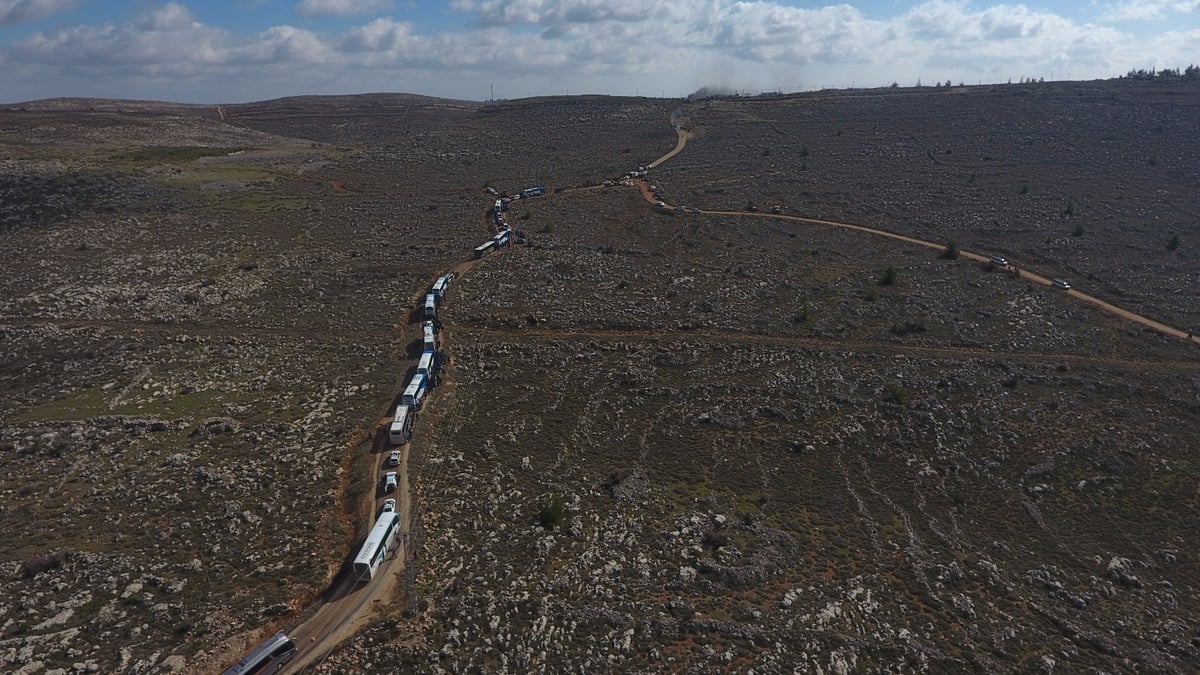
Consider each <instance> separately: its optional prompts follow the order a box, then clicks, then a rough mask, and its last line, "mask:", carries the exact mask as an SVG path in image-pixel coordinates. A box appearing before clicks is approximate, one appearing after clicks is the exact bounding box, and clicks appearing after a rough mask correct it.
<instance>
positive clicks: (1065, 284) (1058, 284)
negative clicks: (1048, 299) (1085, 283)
mask: <svg viewBox="0 0 1200 675" xmlns="http://www.w3.org/2000/svg"><path fill="white" fill-rule="evenodd" d="M1053 283H1054V287H1055V288H1061V289H1063V290H1064V291H1065V290H1068V289H1069V288H1071V283H1070V282H1069V281H1067V280H1066V279H1054V280H1053Z"/></svg>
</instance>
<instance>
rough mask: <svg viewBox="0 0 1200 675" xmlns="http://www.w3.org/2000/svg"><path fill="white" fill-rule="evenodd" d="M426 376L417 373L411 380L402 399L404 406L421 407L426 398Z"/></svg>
mask: <svg viewBox="0 0 1200 675" xmlns="http://www.w3.org/2000/svg"><path fill="white" fill-rule="evenodd" d="M425 387H426V384H425V376H424V375H422V374H420V373H417V374H416V375H413V378H412V379H411V380H409V382H408V387H407V388H405V390H404V397H403V398H402V399H401V400H402V401H403V402H404V405H406V406H409V407H410V408H419V407H421V400H422V399H424V398H425Z"/></svg>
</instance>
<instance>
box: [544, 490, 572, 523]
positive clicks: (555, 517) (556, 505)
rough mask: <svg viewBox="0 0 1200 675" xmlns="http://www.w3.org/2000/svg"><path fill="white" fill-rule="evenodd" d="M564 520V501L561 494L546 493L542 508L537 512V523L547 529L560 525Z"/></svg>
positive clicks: (565, 509) (565, 517) (565, 513)
mask: <svg viewBox="0 0 1200 675" xmlns="http://www.w3.org/2000/svg"><path fill="white" fill-rule="evenodd" d="M566 522H567V503H566V501H565V500H564V499H563V497H562V495H558V494H552V495H548V496H547V497H546V501H545V502H543V503H542V510H541V511H539V512H538V524H539V525H541V526H542V527H544V528H546V529H547V530H553V529H554V528H556V527H562V526H563V525H565V524H566Z"/></svg>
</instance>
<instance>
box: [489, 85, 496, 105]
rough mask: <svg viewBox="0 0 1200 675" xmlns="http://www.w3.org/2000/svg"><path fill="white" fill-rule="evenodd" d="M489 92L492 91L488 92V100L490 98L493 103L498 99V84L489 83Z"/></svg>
mask: <svg viewBox="0 0 1200 675" xmlns="http://www.w3.org/2000/svg"><path fill="white" fill-rule="evenodd" d="M488 92H490V93H489V94H488V100H489V101H491V102H493V103H495V101H496V85H494V84H489V85H488Z"/></svg>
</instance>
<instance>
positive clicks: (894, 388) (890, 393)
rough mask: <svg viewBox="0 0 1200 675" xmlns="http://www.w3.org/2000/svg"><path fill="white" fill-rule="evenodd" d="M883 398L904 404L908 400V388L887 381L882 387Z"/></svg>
mask: <svg viewBox="0 0 1200 675" xmlns="http://www.w3.org/2000/svg"><path fill="white" fill-rule="evenodd" d="M883 400H885V401H891V402H892V403H899V404H900V405H904V403H905V402H906V401H908V390H907V389H905V388H904V387H902V386H900V385H899V384H896V383H895V382H889V383H888V384H887V386H885V387H884V388H883Z"/></svg>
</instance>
